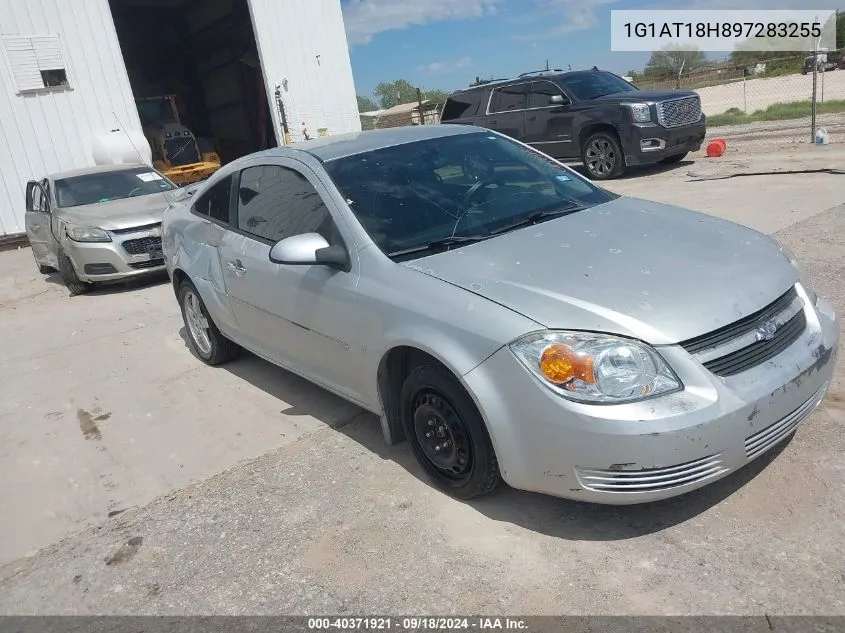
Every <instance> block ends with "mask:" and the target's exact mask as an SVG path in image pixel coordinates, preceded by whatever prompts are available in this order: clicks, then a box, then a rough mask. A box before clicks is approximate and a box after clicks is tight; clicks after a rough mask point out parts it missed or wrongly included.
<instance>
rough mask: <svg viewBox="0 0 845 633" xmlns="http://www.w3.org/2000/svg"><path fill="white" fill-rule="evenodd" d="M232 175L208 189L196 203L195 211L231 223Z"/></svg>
mask: <svg viewBox="0 0 845 633" xmlns="http://www.w3.org/2000/svg"><path fill="white" fill-rule="evenodd" d="M231 193H232V177H231V176H229V177H228V178H224V179H223V180H221V181H220V182H218V183H217V184H216V185H214V186H213V187H212V188H211V189H209V190H208V191H206V192H205V193H204V194H202V196H200V197H199V199H197V201H196V202H195V203H194V212H195V213H198V214H199V215H205V216H208V217H210V218H211V219H212V220H217V221H219V222H225V223H226V224H228V223H229V205H230V204H231Z"/></svg>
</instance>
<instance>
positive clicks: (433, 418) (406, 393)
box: [402, 363, 501, 499]
mask: <svg viewBox="0 0 845 633" xmlns="http://www.w3.org/2000/svg"><path fill="white" fill-rule="evenodd" d="M402 422H403V425H404V427H405V434H406V436H407V437H408V440H409V441H410V443H411V446H412V448H413V451H414V455H415V456H416V458H417V461H419V463H420V465H421V466H422V467H423V469H424V470H425V471H426V473H427V474H428V475H429V477H431V479H432V480H433V481H434V483H435V484H436V485H437V486H438V487H439V488H441V489H443V490H445V491H446V492H448V493H450V494H452V495H454V496H455V497H458V498H460V499H471V498H472V497H477V496H479V495H484V494H487V493H489V492H492V491H493V490H494V489H495V488H496V486H497V485H498V484H499V481H500V480H501V475H500V473H499V465H498V462H497V460H496V453H495V451H494V450H493V444H492V442H491V441H490V437H489V434H488V433H487V428H486V426H485V424H484V420H483V419H482V418H481V415H480V414H479V412H478V409H477V408H476V406H475V403H474V402H473V401H472V399H471V398H470V397H469V395H468V394H467V393H466V391H464V389H463V387H462V386H461V385H460V383H459V382H458V381H457V380H455V378H453V377H452V376H451V375H450V374H449V372H448V371H446V370H445V369H444V368H443V367H441V366H439V365H437V364H434V363H432V364H426V365H420V366H418V367H416V368H414V369H413V370H412V371H411V373H410V375H409V376H408V378H407V379H406V380H405V384H404V385H403V387H402Z"/></svg>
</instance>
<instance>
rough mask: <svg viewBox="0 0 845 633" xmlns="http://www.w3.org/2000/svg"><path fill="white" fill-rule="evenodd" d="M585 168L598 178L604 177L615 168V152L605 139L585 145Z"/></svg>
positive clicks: (595, 140)
mask: <svg viewBox="0 0 845 633" xmlns="http://www.w3.org/2000/svg"><path fill="white" fill-rule="evenodd" d="M584 154H585V156H584V158H585V161H584V162H586V163H587V168H588V169H589V170H590V171H591V172H592V173H594V174H596V175H598V176H606V175H608V174H609V173H610V172H612V171H613V168H614V167H615V166H616V160H617V156H616V150H615V149H614V148H613V145H612V144H611V142H610V141H609V140H607V139H606V138H597V139H594V140H593V141H591V142H590V144H589V145H587V151H586V152H585V153H584Z"/></svg>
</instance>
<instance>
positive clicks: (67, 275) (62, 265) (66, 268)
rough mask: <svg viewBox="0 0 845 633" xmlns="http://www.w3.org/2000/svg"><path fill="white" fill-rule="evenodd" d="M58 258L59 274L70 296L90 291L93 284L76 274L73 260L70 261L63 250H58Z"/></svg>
mask: <svg viewBox="0 0 845 633" xmlns="http://www.w3.org/2000/svg"><path fill="white" fill-rule="evenodd" d="M58 260H59V262H58V263H59V275H61V277H62V281H63V282H64V284H65V286H67V289H68V290H69V291H70V294H71V296H75V295H82V294H85V293H86V292H90V291H91V288H92V286H93V284H90V283H86V282H84V281H82V280H81V279H80V278H79V277H77V276H76V271H75V270H74V269H73V262H71V261H70V258H69V257H68V256H67V255H65V254H64V252H62V251H59V256H58ZM39 270H40V267H39Z"/></svg>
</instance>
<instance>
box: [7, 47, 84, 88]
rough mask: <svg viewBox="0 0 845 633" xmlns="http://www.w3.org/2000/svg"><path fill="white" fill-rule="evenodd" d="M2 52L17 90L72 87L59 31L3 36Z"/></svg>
mask: <svg viewBox="0 0 845 633" xmlns="http://www.w3.org/2000/svg"><path fill="white" fill-rule="evenodd" d="M3 53H4V54H5V56H6V60H7V61H8V64H9V68H10V70H11V71H12V77H13V78H14V80H15V86H16V87H17V91H18V93H23V92H34V91H38V90H50V89H56V88H69V87H70V84H69V82H68V76H67V66H66V64H65V59H64V55H63V53H62V44H61V40H60V39H59V36H58V35H9V36H4V37H3Z"/></svg>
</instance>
